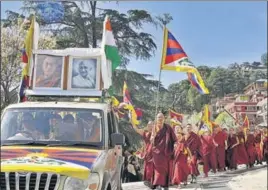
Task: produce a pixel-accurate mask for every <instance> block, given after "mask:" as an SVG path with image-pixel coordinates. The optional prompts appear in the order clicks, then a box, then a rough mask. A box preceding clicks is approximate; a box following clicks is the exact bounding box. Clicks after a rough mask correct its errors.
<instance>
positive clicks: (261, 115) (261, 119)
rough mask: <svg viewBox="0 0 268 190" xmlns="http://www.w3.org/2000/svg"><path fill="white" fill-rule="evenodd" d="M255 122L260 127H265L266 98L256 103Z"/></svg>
mask: <svg viewBox="0 0 268 190" xmlns="http://www.w3.org/2000/svg"><path fill="white" fill-rule="evenodd" d="M257 109H258V111H257V124H258V126H261V127H267V98H265V99H264V100H262V101H260V102H259V103H258V104H257Z"/></svg>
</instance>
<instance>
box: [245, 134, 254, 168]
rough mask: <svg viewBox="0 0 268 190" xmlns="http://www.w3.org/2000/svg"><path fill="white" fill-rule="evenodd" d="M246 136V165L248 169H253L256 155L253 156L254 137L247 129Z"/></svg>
mask: <svg viewBox="0 0 268 190" xmlns="http://www.w3.org/2000/svg"><path fill="white" fill-rule="evenodd" d="M246 133H247V136H246V143H245V146H246V150H247V154H248V164H249V167H250V168H251V167H253V165H254V163H255V158H256V154H255V143H254V141H255V138H254V135H253V134H251V133H250V131H249V129H247V132H246Z"/></svg>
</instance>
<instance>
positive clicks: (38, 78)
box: [34, 54, 64, 88]
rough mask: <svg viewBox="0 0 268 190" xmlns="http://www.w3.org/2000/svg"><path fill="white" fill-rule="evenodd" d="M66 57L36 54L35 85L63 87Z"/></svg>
mask: <svg viewBox="0 0 268 190" xmlns="http://www.w3.org/2000/svg"><path fill="white" fill-rule="evenodd" d="M63 65H64V57H62V56H53V55H40V54H39V55H36V59H35V77H34V79H35V80H34V87H37V88H62V80H63V79H62V78H63V76H62V75H63Z"/></svg>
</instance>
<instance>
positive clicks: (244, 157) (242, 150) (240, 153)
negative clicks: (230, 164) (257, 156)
mask: <svg viewBox="0 0 268 190" xmlns="http://www.w3.org/2000/svg"><path fill="white" fill-rule="evenodd" d="M237 130H238V133H237V137H238V140H239V145H238V146H237V164H238V165H241V164H246V165H248V154H247V151H246V147H245V132H244V128H243V127H239V128H238V129H237Z"/></svg>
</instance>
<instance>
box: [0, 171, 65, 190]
mask: <svg viewBox="0 0 268 190" xmlns="http://www.w3.org/2000/svg"><path fill="white" fill-rule="evenodd" d="M59 182H60V175H58V174H53V173H30V172H25V173H24V172H22V173H20V172H1V174H0V190H56V189H58V186H59Z"/></svg>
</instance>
